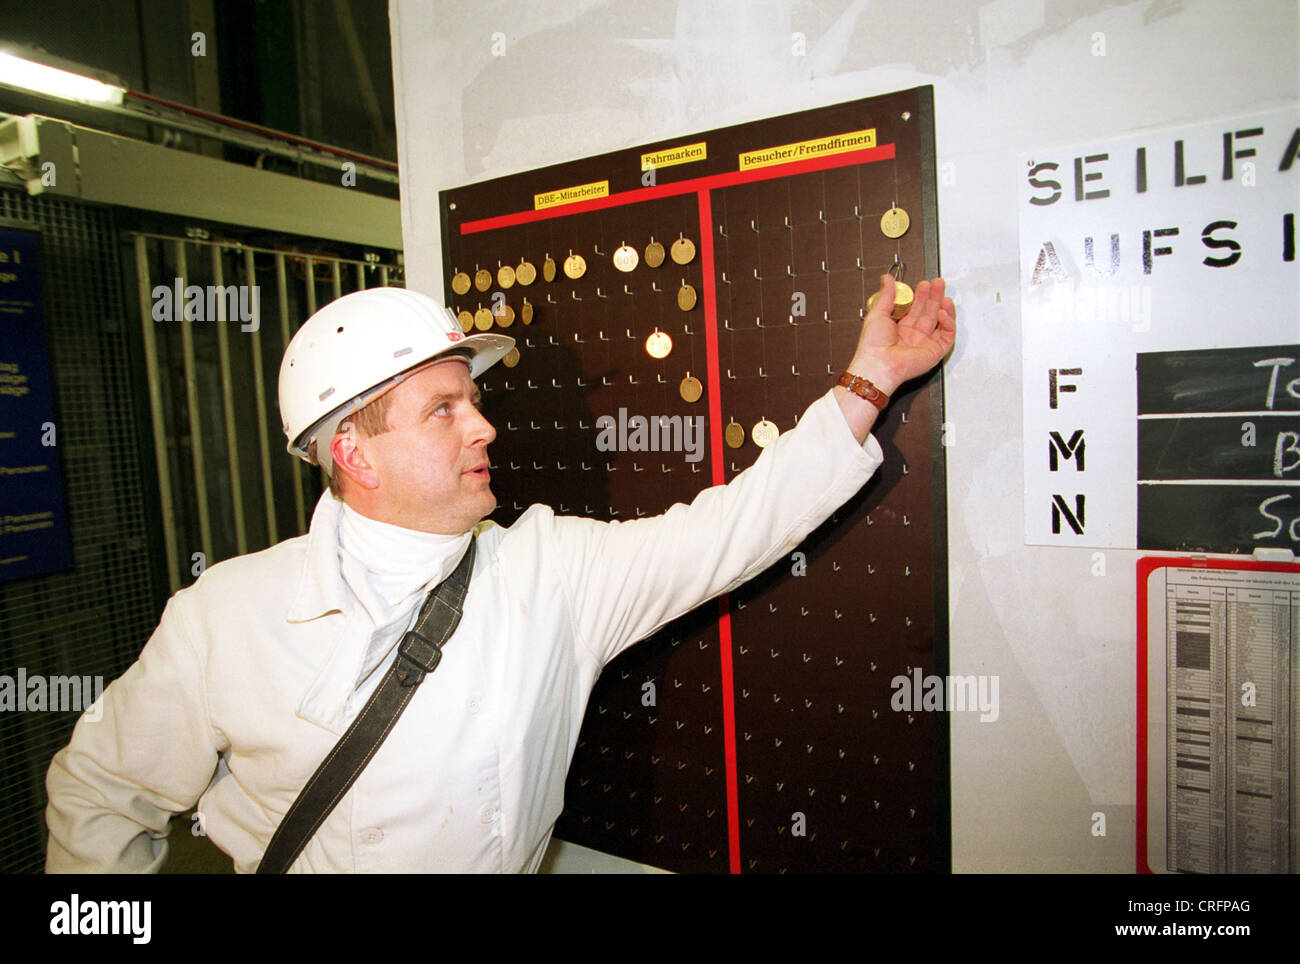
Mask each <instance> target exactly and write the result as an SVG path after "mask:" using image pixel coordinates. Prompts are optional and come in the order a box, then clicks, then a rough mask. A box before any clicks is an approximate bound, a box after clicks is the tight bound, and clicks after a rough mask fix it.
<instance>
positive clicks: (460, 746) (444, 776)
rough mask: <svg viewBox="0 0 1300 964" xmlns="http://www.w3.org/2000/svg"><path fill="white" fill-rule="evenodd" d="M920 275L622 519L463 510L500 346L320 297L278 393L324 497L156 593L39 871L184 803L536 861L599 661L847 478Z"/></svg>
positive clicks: (474, 490)
mask: <svg viewBox="0 0 1300 964" xmlns="http://www.w3.org/2000/svg"><path fill="white" fill-rule="evenodd" d="M943 292H944V284H943V280H942V279H935V280H934V281H933V282H922V283H921V284H920V285H919V286H918V287H917V290H916V294H915V302H914V304H913V306H912V308H911V310H910V311H909V312H908V314H907V315H906V317H904V318H903V320H902V321H901V322H897V323H896V322H894V321H893V320H892V319H891V318H890V309H891V308H892V306H893V280H892V279H891V278H889V277H888V276H886V277H885V278H884V279H882V290H881V295H880V297H879V299H878V303H877V304H876V305H875V307H874V308H872V309H871V310H870V311H869V312H868V313H867V317H866V321H865V322H864V323H863V328H862V334H861V336H860V338H859V342H858V347H857V351H856V352H855V354H854V357H853V359H852V361H851V363H850V364H849V366H848V369H847V372H846V376H847V377H846V378H844V379H843V382H844V383H845V384H842V385H837V386H835V387H834V388H832V389H831V390H829V391H827V393H826V394H825V395H824V396H822V397H821V398H820V399H818V400H817V401H816V402H814V403H813V404H812V405H811V406H809V408H808V410H807V411H806V412H805V413H804V415H803V416H802V417H801V418H800V419H799V422H798V424H797V426H796V427H795V428H794V429H792V430H791V431H789V432H787V433H786V434H784V435H782V436H781V437H780V438H778V439H777V440H776V441H775V442H774V443H773V444H772V445H770V446H768V447H767V448H766V449H765V450H764V452H763V454H762V455H761V456H760V457H759V459H758V461H757V462H756V463H755V464H754V465H753V466H751V467H750V468H749V469H747V470H746V471H745V472H742V473H741V474H740V475H739V476H737V478H736V479H734V480H733V481H732V482H731V483H729V484H728V485H726V486H714V487H712V488H709V489H706V490H704V491H703V492H701V493H700V494H699V495H698V496H697V497H696V498H695V499H694V500H693V501H692V503H691V504H690V505H689V506H686V505H681V504H678V505H675V506H673V507H672V508H671V509H669V510H668V511H667V512H665V513H664V514H663V515H660V516H655V517H650V518H643V519H636V520H631V521H628V522H622V523H606V522H597V521H594V520H590V519H583V518H573V517H563V516H557V515H556V514H555V513H554V512H553V511H552V510H551V509H550V508H549V507H547V506H543V505H532V506H530V507H529V508H528V509H527V510H526V511H525V512H524V513H523V514H522V515H521V516H520V517H519V519H518V520H517V521H516V522H515V523H514V524H513V525H512V526H510V527H509V528H503V527H501V526H498V525H496V524H494V523H492V522H490V521H483V520H484V519H485V517H486V516H487V515H488V514H489V513H490V512H491V511H492V510H493V508H495V506H496V499H495V497H494V496H493V494H492V491H491V479H490V475H489V472H488V446H489V445H490V444H491V443H492V442H493V440H494V439H495V437H496V433H495V430H494V429H493V428H492V426H491V425H490V424H489V423H488V421H487V420H486V419H485V418H484V417H483V415H482V413H481V412H480V411H479V409H478V400H479V399H478V390H477V388H476V387H475V385H474V379H475V378H476V377H478V376H479V375H480V374H482V372H483V371H485V370H486V369H487V368H489V367H490V366H491V365H493V364H495V363H496V362H497V361H498V360H500V359H501V358H502V357H503V356H504V355H505V354H506V353H507V352H508V351H510V349H511V347H512V346H513V344H514V342H513V339H511V338H508V337H506V336H503V335H496V334H476V335H472V336H465V335H464V334H462V332H461V330H460V326H459V324H458V323H457V321H456V319H455V317H454V316H453V315H452V314H451V313H450V312H449V311H448V310H447V309H446V308H444V307H443V306H441V305H440V304H438V303H437V302H436V301H434V300H433V299H431V298H428V297H426V296H423V295H420V294H416V293H414V292H409V291H404V290H401V289H377V290H371V291H364V292H358V293H355V294H351V295H347V296H345V297H343V298H340V299H338V300H337V301H335V302H333V303H331V304H330V305H327V306H326V307H324V308H323V309H321V310H320V311H318V312H317V313H316V314H315V315H313V316H312V317H311V318H310V319H309V320H308V321H307V323H306V324H304V325H303V327H302V328H301V329H300V330H299V331H298V333H297V334H296V335H295V336H294V338H293V339H292V341H291V342H290V344H289V346H288V348H287V349H286V351H285V357H284V360H283V363H282V366H281V371H280V408H281V415H282V418H283V422H284V429H285V433H286V437H287V440H288V444H289V451H290V452H292V453H294V454H295V455H297V456H299V457H301V458H304V459H306V460H308V461H310V462H316V463H319V464H320V465H321V466H322V467H324V468H325V470H326V471H327V473H329V475H330V491H329V492H327V493H325V494H324V495H323V496H322V497H321V500H320V502H319V503H318V504H317V507H316V510H315V513H314V515H313V517H312V521H311V527H310V530H309V532H308V534H307V535H305V536H300V537H298V538H295V539H290V540H287V541H286V542H282V543H280V544H278V545H276V546H273V547H271V548H270V549H267V550H264V551H263V552H258V553H252V554H250V555H246V556H240V557H238V558H235V559H230V560H227V561H225V562H222V563H220V564H217V565H215V566H212V567H210V568H209V569H208V570H207V571H206V572H205V573H204V574H203V576H202V577H200V578H199V580H198V581H197V582H196V583H195V584H194V585H193V586H190V587H189V588H187V589H184V590H182V591H180V592H178V593H177V594H176V595H175V596H173V597H172V599H171V600H170V601H169V602H168V604H167V608H166V610H165V611H164V613H163V616H162V619H161V621H160V623H159V626H158V628H157V630H156V631H155V632H154V634H153V636H152V637H151V638H150V640H149V643H148V644H147V645H146V646H145V648H144V650H143V651H142V653H141V655H140V658H139V659H138V660H137V661H136V663H135V664H133V665H132V666H131V668H130V669H128V670H127V672H126V673H125V674H124V675H123V676H122V677H121V679H119V680H118V681H116V682H115V683H113V684H112V685H111V686H109V687H108V689H107V690H105V692H104V695H103V700H102V718H101V719H100V720H99V721H98V722H93V723H92V722H88V721H86V720H84V719H83V720H82V721H81V722H79V723H78V725H77V728H76V730H75V732H74V734H73V738H72V741H71V743H70V744H69V746H68V747H66V748H65V749H64V750H62V751H60V752H59V754H58V755H57V756H56V757H55V758H54V761H53V763H52V764H51V767H50V772H49V776H48V778H47V786H48V789H49V798H50V804H49V808H48V810H47V822H48V824H49V828H50V842H49V850H48V859H47V867H48V869H49V870H52V871H59V870H113V871H130V870H137V871H150V870H157V869H159V868H160V867H161V866H162V864H163V862H164V861H165V858H166V853H167V848H166V841H165V838H164V835H165V833H166V829H167V825H168V821H169V820H170V819H171V818H172V817H173V816H174V815H175V814H176V813H180V812H184V811H185V810H187V809H189V808H190V807H191V806H193V805H194V804H195V803H196V801H197V803H198V811H199V813H200V814H201V818H200V821H199V822H200V823H201V830H202V832H203V833H205V834H206V835H207V836H209V837H210V838H211V839H212V840H213V842H214V843H216V845H217V846H218V847H220V848H221V849H222V850H224V851H225V852H226V853H228V854H229V855H230V856H231V857H232V858H233V860H234V863H235V868H236V869H237V870H239V871H242V872H253V871H257V870H258V869H259V868H260V869H262V870H263V871H266V870H267V867H268V866H271V865H274V867H275V869H277V870H280V869H288V870H290V871H293V872H311V871H324V872H367V871H394V872H404V871H411V872H425V871H478V872H501V871H507V872H513V871H535V870H536V869H537V867H538V865H539V864H540V862H541V859H542V856H543V853H544V852H545V849H546V845H547V842H548V841H549V840H550V835H551V830H552V828H553V827H554V824H555V821H556V819H557V818H558V817H559V815H560V811H561V809H562V807H563V791H564V778H565V773H566V771H567V769H568V766H569V763H570V761H571V759H572V756H573V752H574V749H575V747H576V744H577V740H578V731H579V727H580V726H581V723H582V718H583V714H584V712H585V709H586V704H587V699H588V697H589V695H590V693H591V688H592V686H593V685H594V683H595V680H596V677H597V676H598V675H599V673H600V671H601V668H602V667H603V666H604V665H605V664H606V663H608V662H609V660H611V659H613V658H614V657H615V656H616V655H618V653H620V652H621V651H622V650H624V649H625V648H627V647H628V646H630V645H631V644H632V643H634V642H636V641H637V640H639V639H643V638H645V637H646V636H649V635H651V634H652V633H653V632H655V631H656V630H657V629H659V628H660V627H661V626H663V625H664V624H665V623H667V622H669V621H671V620H673V619H675V618H677V617H678V616H680V615H682V614H683V613H686V612H688V611H690V610H691V609H693V608H695V607H696V606H698V605H699V604H700V603H702V602H704V601H705V600H707V599H709V598H711V597H713V596H716V595H719V594H720V593H723V592H727V591H729V590H731V589H734V588H735V587H736V586H738V585H740V584H741V583H742V582H744V581H746V580H747V579H749V578H750V577H752V576H754V575H757V574H758V573H759V572H761V571H762V570H764V569H765V568H767V567H768V566H770V565H771V564H772V563H773V562H774V561H775V560H776V559H777V558H779V557H780V556H782V555H784V554H787V553H788V552H790V551H791V550H792V549H793V548H794V547H795V546H796V545H798V543H799V542H800V541H801V540H802V539H803V538H804V537H805V536H806V535H807V534H808V533H809V532H811V531H812V530H813V529H814V528H816V527H817V526H818V525H819V524H820V523H821V522H822V521H824V520H825V519H826V518H828V517H829V516H830V515H831V513H832V512H833V511H834V510H835V509H836V508H838V507H839V506H840V505H842V504H843V503H844V502H845V501H846V500H847V499H848V498H849V497H850V496H851V495H853V493H854V492H856V491H857V490H858V489H859V488H860V487H861V486H862V485H863V483H865V482H866V480H867V479H868V478H869V477H870V476H871V474H872V473H873V472H874V471H875V469H876V468H877V467H878V466H879V465H880V463H881V461H882V460H883V456H882V454H881V450H880V447H879V445H878V444H877V443H876V441H875V439H874V438H872V437H871V436H870V434H869V433H870V430H871V427H872V425H873V424H874V422H875V418H876V415H877V413H878V412H879V410H880V409H881V408H883V407H884V405H885V404H886V403H887V402H888V396H889V395H890V394H892V393H893V392H894V391H895V390H896V389H897V387H898V386H899V385H901V384H902V383H903V382H904V381H907V380H908V379H911V378H915V377H917V376H919V375H922V374H924V373H925V372H927V371H929V370H930V369H931V368H933V367H934V366H935V365H937V364H938V363H939V362H940V361H941V360H942V359H943V357H944V356H945V355H946V354H947V352H948V350H949V349H950V348H951V347H952V344H953V339H954V336H955V331H956V328H955V308H954V306H953V303H952V299H950V298H945V297H944V294H943ZM809 479H816V484H815V485H809V483H808V480H809ZM448 600H450V601H448ZM429 627H435V628H436V629H437V630H438V631H440V632H441V633H442V635H441V636H440V637H439V638H438V639H436V640H432V645H425V644H428V643H430V641H431V637H432V635H433V631H432V630H430V628H429ZM434 650H436V652H434ZM426 656H427V657H429V658H428V659H427V660H426V659H425V657H426ZM386 694H387V695H386ZM392 694H400V697H401V707H400V708H397V709H396V711H395V713H396V715H392V716H388V715H383V714H387V713H389V710H388V709H376V707H382V706H386V705H387V704H385V702H384V701H385V700H386V699H387V698H388V696H390V695H392ZM372 724H375V726H374V729H375V732H376V734H377V735H376V737H375V739H373V740H368V738H366V737H365V734H364V733H363V732H362V731H364V730H365V729H366V727H367V726H371V725H372ZM362 743H364V744H365V746H366V748H367V751H368V753H369V755H368V756H358V757H357V760H358V762H357V763H356V764H355V765H352V766H350V767H349V768H347V769H348V771H349V772H348V773H347V774H346V776H345V777H337V779H339V780H343V781H346V782H341V783H339V784H338V787H337V789H336V790H334V791H333V792H329V789H328V788H329V786H330V785H331V784H330V783H329V781H330V780H331V779H335V778H336V776H337V772H338V770H339V769H340V768H339V767H335V766H332V765H331V764H323V762H322V761H326V760H327V758H334V757H338V756H342V757H348V758H349V759H351V757H349V756H348V754H349V753H350V752H351V750H353V749H355V748H356V747H357V746H358V745H360V744H362ZM345 746H346V747H348V748H349V749H347V750H344V749H343V747H345ZM326 771H328V774H326ZM304 788H306V789H304ZM322 788H324V789H322ZM313 794H315V795H314V796H313ZM321 800H324V801H326V805H321V803H320V801H321ZM288 828H292V829H293V831H294V832H298V831H301V833H300V834H299V836H300V841H299V843H298V844H297V845H296V846H293V847H289V846H286V845H285V844H284V838H286V837H288V836H292V834H291V833H289V832H288ZM268 848H269V849H268ZM264 857H265V858H266V860H265V862H264ZM281 858H282V861H281Z"/></svg>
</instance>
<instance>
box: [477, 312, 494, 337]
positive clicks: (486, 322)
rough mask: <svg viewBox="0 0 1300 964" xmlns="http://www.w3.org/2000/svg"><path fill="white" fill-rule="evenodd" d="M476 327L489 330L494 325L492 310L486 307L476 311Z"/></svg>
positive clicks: (480, 329)
mask: <svg viewBox="0 0 1300 964" xmlns="http://www.w3.org/2000/svg"><path fill="white" fill-rule="evenodd" d="M474 327H475V328H477V329H478V330H479V331H487V330H488V329H489V328H491V327H492V312H490V311H488V310H487V309H486V308H480V309H479V310H478V311H476V312H474Z"/></svg>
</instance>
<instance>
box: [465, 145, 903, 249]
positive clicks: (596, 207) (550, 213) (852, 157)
mask: <svg viewBox="0 0 1300 964" xmlns="http://www.w3.org/2000/svg"><path fill="white" fill-rule="evenodd" d="M893 157H894V145H893V144H881V145H880V146H879V147H871V148H868V149H867V150H865V151H850V152H849V153H847V154H832V155H831V156H829V157H817V158H812V159H810V160H807V161H796V162H794V163H793V164H773V165H772V166H771V167H759V168H755V169H754V170H752V171H728V172H726V173H723V174H708V175H705V176H704V177H696V178H691V179H690V180H688V181H677V182H676V183H674V184H657V185H655V186H654V187H641V188H637V189H636V190H633V191H619V192H618V193H617V194H611V195H609V197H598V198H592V199H591V200H590V201H576V202H574V203H573V204H560V205H557V206H556V207H553V208H543V209H542V210H541V211H516V212H515V213H514V214H499V215H497V216H496V217H493V218H480V219H479V220H477V221H466V222H465V223H464V224H462V225H461V226H460V233H461V234H462V235H466V234H478V233H479V232H480V231H492V230H495V229H496V228H508V227H513V226H514V225H517V224H531V223H532V222H534V221H547V220H550V219H551V218H563V217H568V216H569V215H570V214H585V213H587V212H588V211H603V210H605V209H606V208H615V207H622V206H623V205H624V204H640V203H641V202H642V201H657V200H659V199H660V198H665V197H676V196H677V195H680V194H694V193H696V192H701V191H710V190H714V189H716V188H720V187H731V186H732V185H734V184H750V183H753V182H754V181H766V180H770V179H771V178H776V177H790V176H792V175H794V174H808V173H810V172H813V171H829V170H831V169H833V168H837V167H848V166H850V165H853V164H870V163H871V162H873V161H888V160H892V159H893Z"/></svg>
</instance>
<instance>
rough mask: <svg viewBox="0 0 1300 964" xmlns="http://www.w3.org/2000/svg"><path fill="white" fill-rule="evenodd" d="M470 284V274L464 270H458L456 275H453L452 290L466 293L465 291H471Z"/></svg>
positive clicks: (461, 293) (460, 293) (459, 293)
mask: <svg viewBox="0 0 1300 964" xmlns="http://www.w3.org/2000/svg"><path fill="white" fill-rule="evenodd" d="M469 285H470V280H469V275H467V274H466V273H465V272H464V271H457V272H456V273H455V274H454V275H452V276H451V290H452V291H454V292H456V294H458V295H463V294H465V292H467V291H469Z"/></svg>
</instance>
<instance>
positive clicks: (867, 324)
mask: <svg viewBox="0 0 1300 964" xmlns="http://www.w3.org/2000/svg"><path fill="white" fill-rule="evenodd" d="M943 288H944V284H943V279H942V278H935V279H934V280H933V281H922V282H921V283H920V284H919V285H917V286H916V298H915V300H914V301H913V302H912V308H911V310H910V311H908V313H907V314H906V315H905V316H904V317H903V320H902V321H899V322H895V321H894V319H893V318H891V317H890V312H892V311H893V310H894V279H893V276H892V275H882V276H881V278H880V296H879V297H878V298H877V299H876V306H875V307H874V308H872V309H871V311H869V312H867V317H866V319H865V320H864V321H863V322H862V334H861V335H859V336H858V348H857V351H856V352H854V354H853V361H852V362H850V363H849V366H848V368H847V369H846V370H847V371H850V372H852V373H853V374H855V375H859V376H861V377H862V378H866V379H869V380H870V381H871V382H872V383H873V384H874V385H875V386H876V387H877V388H879V389H880V390H881V391H882V392H884V393H885V394H886V395H893V394H894V392H895V391H897V389H898V387H899V386H900V385H902V384H903V383H904V382H906V381H908V380H910V379H913V378H916V377H917V376H919V375H924V374H925V373H926V372H928V371H929V370H930V369H932V368H934V366H935V365H937V364H939V362H941V361H942V360H943V358H944V356H945V355H947V354H948V352H949V351H950V350H951V349H952V345H953V340H954V339H955V338H956V336H957V307H956V305H954V304H953V302H952V299H951V298H945V297H944V296H943ZM835 397H836V399H837V400H838V401H839V404H840V410H841V411H842V412H843V413H844V417H845V419H846V420H847V421H848V423H849V428H850V429H851V430H852V432H853V434H854V436H855V437H856V438H857V440H858V442H859V443H862V442H865V441H866V438H867V434H868V433H869V432H870V431H871V426H872V425H873V424H875V421H876V413H877V410H876V407H875V406H874V405H872V404H871V403H870V402H868V401H866V400H865V399H861V398H859V397H858V396H857V395H855V394H853V393H852V392H850V391H849V390H848V389H847V388H839V387H836V389H835Z"/></svg>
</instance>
